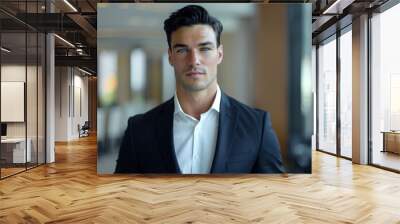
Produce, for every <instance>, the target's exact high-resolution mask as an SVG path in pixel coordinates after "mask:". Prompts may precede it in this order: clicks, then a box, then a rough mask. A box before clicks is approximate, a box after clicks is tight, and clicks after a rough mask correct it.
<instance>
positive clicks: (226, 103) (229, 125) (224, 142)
mask: <svg viewBox="0 0 400 224" xmlns="http://www.w3.org/2000/svg"><path fill="white" fill-rule="evenodd" d="M235 126H236V111H235V110H234V109H233V107H232V106H231V103H230V100H229V98H228V97H227V96H226V95H225V94H224V93H223V92H221V105H220V112H219V123H218V138H217V144H216V149H215V155H214V160H213V164H212V166H211V173H224V172H226V160H227V159H228V156H229V152H230V147H231V142H232V138H233V136H234V131H235Z"/></svg>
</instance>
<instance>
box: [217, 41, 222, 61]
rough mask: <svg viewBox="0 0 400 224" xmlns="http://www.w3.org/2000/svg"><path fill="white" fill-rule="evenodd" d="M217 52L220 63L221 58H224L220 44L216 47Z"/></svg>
mask: <svg viewBox="0 0 400 224" xmlns="http://www.w3.org/2000/svg"><path fill="white" fill-rule="evenodd" d="M217 54H218V64H221V62H222V59H223V58H224V48H223V46H222V44H220V45H219V47H218V48H217Z"/></svg>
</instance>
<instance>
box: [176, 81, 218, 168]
mask: <svg viewBox="0 0 400 224" xmlns="http://www.w3.org/2000/svg"><path fill="white" fill-rule="evenodd" d="M220 102H221V90H220V88H219V86H217V94H216V96H215V99H214V102H213V104H212V106H211V107H210V109H209V110H208V111H207V112H205V113H202V114H201V115H200V120H197V119H196V118H194V117H192V116H190V115H188V114H186V113H185V112H183V110H182V107H181V105H180V104H179V100H178V97H177V96H176V93H175V96H174V105H175V110H174V122H173V123H174V125H173V133H174V147H175V155H176V158H177V160H178V164H179V167H180V170H181V172H182V173H183V174H206V173H210V170H211V165H212V162H213V159H214V154H215V147H216V144H217V137H218V121H219V109H220Z"/></svg>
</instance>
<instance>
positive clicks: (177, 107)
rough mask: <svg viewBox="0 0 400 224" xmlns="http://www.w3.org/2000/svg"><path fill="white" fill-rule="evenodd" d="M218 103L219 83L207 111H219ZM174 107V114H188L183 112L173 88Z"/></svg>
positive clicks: (219, 99) (219, 94) (219, 101)
mask: <svg viewBox="0 0 400 224" xmlns="http://www.w3.org/2000/svg"><path fill="white" fill-rule="evenodd" d="M220 105H221V89H220V88H219V85H217V94H216V95H215V99H214V102H213V104H212V105H211V107H210V109H208V111H210V110H215V111H216V112H218V113H219V110H220ZM174 107H175V109H174V114H176V113H180V114H185V115H188V114H186V113H185V112H183V110H182V107H181V104H180V103H179V100H178V97H177V95H176V90H175V95H174ZM208 111H207V112H208ZM188 116H189V115H188Z"/></svg>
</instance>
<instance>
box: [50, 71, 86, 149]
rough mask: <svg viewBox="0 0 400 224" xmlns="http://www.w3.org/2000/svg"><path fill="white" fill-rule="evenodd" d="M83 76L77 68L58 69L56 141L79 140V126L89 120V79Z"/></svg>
mask: <svg viewBox="0 0 400 224" xmlns="http://www.w3.org/2000/svg"><path fill="white" fill-rule="evenodd" d="M83 75H84V74H83V73H82V72H80V71H79V70H77V69H76V68H71V67H56V84H55V85H56V92H55V112H56V113H55V119H56V122H55V123H56V133H55V140H56V141H69V140H73V139H77V138H79V133H78V124H80V125H81V126H82V125H83V124H84V122H85V121H87V120H88V105H89V103H88V78H87V77H86V76H83ZM79 96H80V97H79ZM79 101H81V102H79ZM80 106H81V107H82V108H81V110H82V112H81V113H80V108H79V107H80Z"/></svg>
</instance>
